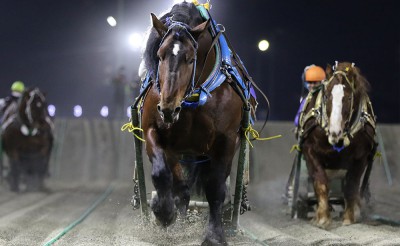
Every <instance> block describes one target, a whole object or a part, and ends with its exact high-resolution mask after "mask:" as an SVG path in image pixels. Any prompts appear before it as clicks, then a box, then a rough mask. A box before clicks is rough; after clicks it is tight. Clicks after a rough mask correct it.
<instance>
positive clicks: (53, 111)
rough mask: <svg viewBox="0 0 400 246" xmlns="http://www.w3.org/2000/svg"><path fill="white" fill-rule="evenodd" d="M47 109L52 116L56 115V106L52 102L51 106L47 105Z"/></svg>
mask: <svg viewBox="0 0 400 246" xmlns="http://www.w3.org/2000/svg"><path fill="white" fill-rule="evenodd" d="M47 111H49V115H50V116H51V117H54V116H55V115H56V106H54V105H53V104H50V105H49V106H47Z"/></svg>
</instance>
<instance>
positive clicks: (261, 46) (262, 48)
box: [258, 39, 269, 51]
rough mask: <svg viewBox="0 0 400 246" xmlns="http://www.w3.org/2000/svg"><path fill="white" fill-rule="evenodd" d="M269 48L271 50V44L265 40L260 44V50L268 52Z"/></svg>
mask: <svg viewBox="0 0 400 246" xmlns="http://www.w3.org/2000/svg"><path fill="white" fill-rule="evenodd" d="M268 48H269V42H268V41H267V40H265V39H264V40H261V41H260V42H259V43H258V49H259V50H261V51H266V50H268Z"/></svg>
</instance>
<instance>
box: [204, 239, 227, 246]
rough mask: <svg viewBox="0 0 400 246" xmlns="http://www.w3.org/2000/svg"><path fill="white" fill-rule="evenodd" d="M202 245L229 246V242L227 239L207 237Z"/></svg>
mask: <svg viewBox="0 0 400 246" xmlns="http://www.w3.org/2000/svg"><path fill="white" fill-rule="evenodd" d="M201 246H228V243H227V242H226V241H223V242H217V241H216V240H212V239H209V238H206V240H204V242H203V243H202V244H201Z"/></svg>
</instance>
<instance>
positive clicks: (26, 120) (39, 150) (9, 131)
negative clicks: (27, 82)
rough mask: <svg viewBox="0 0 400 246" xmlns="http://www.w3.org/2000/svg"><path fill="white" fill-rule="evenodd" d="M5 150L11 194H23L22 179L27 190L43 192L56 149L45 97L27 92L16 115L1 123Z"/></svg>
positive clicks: (37, 91)
mask: <svg viewBox="0 0 400 246" xmlns="http://www.w3.org/2000/svg"><path fill="white" fill-rule="evenodd" d="M1 127H2V134H1V141H2V147H3V150H4V152H5V153H6V155H7V156H8V159H9V171H8V175H7V181H8V184H9V186H10V189H11V190H12V191H15V192H18V191H19V190H20V183H21V182H20V178H21V176H23V177H24V179H25V180H26V189H27V190H33V191H35V190H43V189H44V178H45V177H46V176H47V175H48V168H49V159H50V153H51V150H52V146H53V128H54V125H53V121H52V119H51V118H50V116H49V114H48V111H47V102H46V98H45V96H44V94H43V93H42V92H41V91H40V90H39V89H38V88H28V89H26V90H25V91H24V92H23V94H22V96H21V98H20V100H19V103H18V105H17V107H16V111H15V112H14V113H10V114H8V115H7V116H6V117H5V119H4V122H3V123H2V126H1Z"/></svg>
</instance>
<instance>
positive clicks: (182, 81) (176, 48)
mask: <svg viewBox="0 0 400 246" xmlns="http://www.w3.org/2000/svg"><path fill="white" fill-rule="evenodd" d="M151 16H152V22H153V28H154V29H155V30H156V31H157V33H158V34H159V36H160V37H162V40H161V43H160V46H159V49H158V51H157V57H158V59H159V63H158V72H157V78H156V85H157V88H158V91H159V93H160V102H159V103H158V104H157V110H158V112H159V114H160V116H161V118H162V119H163V121H164V122H165V123H167V124H171V123H174V122H176V121H177V120H178V119H179V113H180V111H181V104H182V102H183V101H184V100H185V99H186V98H187V97H189V96H191V94H192V93H193V90H194V88H195V82H194V80H195V74H196V61H197V57H198V56H197V51H198V39H199V37H200V35H201V34H202V33H203V31H204V30H206V29H207V27H208V24H209V21H206V22H203V23H201V24H199V25H197V26H195V27H193V28H191V27H190V26H189V25H187V24H185V23H183V22H179V21H173V20H172V18H171V19H169V20H168V21H167V23H168V24H164V23H162V22H161V21H160V20H159V19H158V18H157V17H156V16H155V15H154V14H151Z"/></svg>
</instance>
